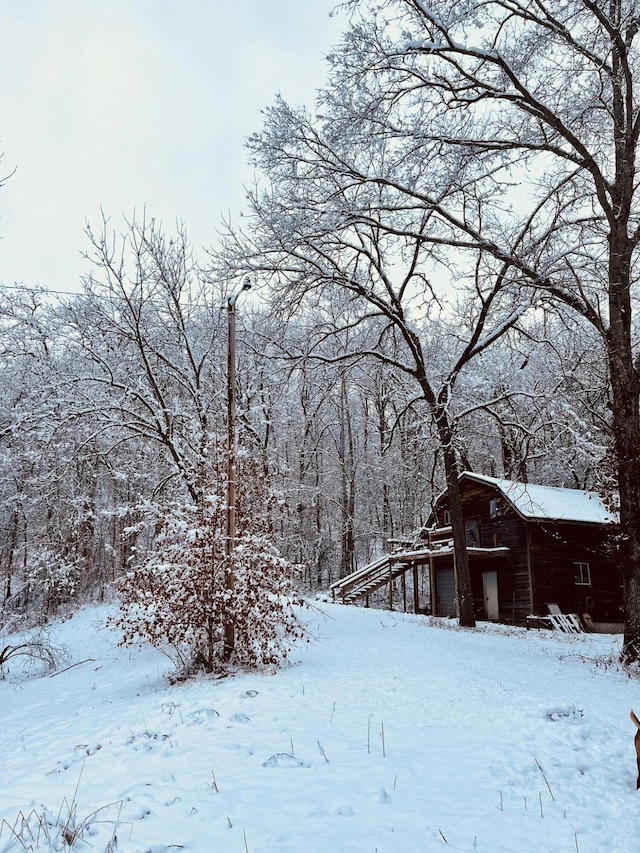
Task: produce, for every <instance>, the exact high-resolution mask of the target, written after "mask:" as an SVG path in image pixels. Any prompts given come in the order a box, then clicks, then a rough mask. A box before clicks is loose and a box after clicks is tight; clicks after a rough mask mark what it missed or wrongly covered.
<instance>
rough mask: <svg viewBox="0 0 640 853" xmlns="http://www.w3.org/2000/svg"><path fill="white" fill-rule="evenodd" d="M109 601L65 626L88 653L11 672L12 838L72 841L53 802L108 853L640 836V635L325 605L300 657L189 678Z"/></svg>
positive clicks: (301, 850)
mask: <svg viewBox="0 0 640 853" xmlns="http://www.w3.org/2000/svg"><path fill="white" fill-rule="evenodd" d="M106 615H107V611H106V610H105V609H86V610H84V611H83V612H81V613H79V614H77V615H76V616H75V617H74V618H72V619H70V620H68V621H66V622H63V623H60V624H57V625H56V626H54V628H53V638H54V640H55V642H56V643H58V644H62V645H64V646H66V647H67V649H68V650H69V652H70V654H71V655H72V658H73V661H74V662H75V663H78V664H79V665H77V666H72V667H71V668H69V669H66V670H65V671H62V672H59V673H57V674H54V675H53V676H48V675H45V676H40V677H34V676H29V677H26V676H24V675H23V674H21V673H20V672H19V671H18V669H17V668H16V667H15V666H14V667H13V668H12V669H11V671H10V672H9V673H8V675H7V677H6V678H5V679H4V680H3V681H0V703H1V707H2V734H1V735H0V768H1V770H0V819H4V822H3V824H2V830H1V832H0V851H2V853H5V851H11V853H13V851H19V850H24V849H25V848H26V849H34V850H48V849H49V845H48V844H47V843H45V840H44V839H45V836H49V837H50V838H51V839H58V841H59V842H60V845H62V841H61V839H62V832H61V831H60V830H57V829H55V828H54V827H53V826H51V825H46V824H45V821H44V818H43V815H46V817H47V818H48V819H49V821H50V822H51V823H52V824H67V826H68V831H67V838H68V839H70V838H72V837H73V834H74V832H75V833H77V835H78V841H77V842H76V844H75V846H74V848H73V849H74V850H87V851H98V853H103V851H105V850H106V851H111V853H115V851H122V853H146V851H151V853H169V851H173V850H183V849H184V850H186V851H194V853H209V851H221V853H246V852H247V851H250V853H285V851H286V853H375V851H377V853H425V851H426V853H430V851H452V853H453V851H456V853H458V851H459V853H463V851H464V852H465V853H466V851H469V853H471V851H482V853H500V851H508V853H536V851H540V853H556V851H557V853H596V851H597V853H632V851H634V850H637V849H638V847H639V845H640V792H636V787H635V783H636V766H635V753H634V751H633V735H634V728H633V725H632V724H631V722H630V720H629V710H630V708H631V707H634V706H635V707H636V709H638V710H640V683H638V682H634V681H631V680H629V679H628V678H626V677H625V676H623V675H622V674H621V673H620V672H618V671H617V670H616V669H615V668H613V667H608V666H607V665H606V661H607V658H608V657H610V656H611V655H612V654H615V651H616V649H617V647H618V644H619V638H611V637H591V636H583V637H576V638H568V637H565V636H560V635H557V634H549V633H546V632H540V633H538V632H526V631H523V630H509V629H503V628H498V627H487V628H486V630H483V631H477V632H467V631H460V630H452V629H451V624H450V623H446V622H436V620H432V621H431V622H430V621H429V620H427V619H425V618H424V617H420V618H416V617H414V616H403V615H401V614H393V613H388V612H381V611H366V610H361V609H355V608H348V607H341V606H333V605H322V612H319V611H314V612H312V614H311V617H310V618H311V623H312V631H313V634H314V636H315V642H314V643H313V644H311V645H310V646H308V647H305V648H303V649H301V650H300V653H299V654H298V656H297V661H296V662H295V664H294V665H292V666H290V667H288V668H286V669H284V670H282V671H280V672H277V673H272V674H262V675H241V676H239V677H237V678H234V679H224V680H218V681H214V680H206V679H203V680H200V681H197V682H193V683H186V684H179V685H175V686H170V685H168V683H167V681H166V679H165V677H164V676H165V673H166V672H167V670H168V668H169V665H168V661H167V659H166V658H165V657H163V655H161V654H160V653H158V652H155V651H151V650H149V649H145V650H125V649H120V648H117V647H116V642H117V637H116V636H115V635H114V634H112V633H111V632H110V631H109V630H107V629H105V628H104V619H105V617H106ZM70 811H71V812H72V815H71V818H69V812H70ZM23 820H24V821H26V822H27V825H25V824H24V823H23V822H22V821H23ZM16 834H19V835H20V837H21V839H22V840H21V841H19V840H18V839H17V838H16ZM38 837H39V840H38ZM56 849H68V848H67V847H63V846H60V847H59V848H56Z"/></svg>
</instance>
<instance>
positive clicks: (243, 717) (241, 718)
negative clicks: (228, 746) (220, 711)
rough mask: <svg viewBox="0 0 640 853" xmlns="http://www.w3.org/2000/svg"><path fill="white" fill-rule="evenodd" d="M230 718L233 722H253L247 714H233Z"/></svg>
mask: <svg viewBox="0 0 640 853" xmlns="http://www.w3.org/2000/svg"><path fill="white" fill-rule="evenodd" d="M229 720H230V721H231V722H232V723H250V722H251V720H250V719H249V717H247V715H246V714H233V715H232V716H231V717H229Z"/></svg>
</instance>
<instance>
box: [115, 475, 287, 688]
mask: <svg viewBox="0 0 640 853" xmlns="http://www.w3.org/2000/svg"><path fill="white" fill-rule="evenodd" d="M247 473H249V474H251V473H253V474H255V473H256V469H255V467H254V466H252V465H249V464H246V465H245V477H246V476H247ZM243 479H244V477H243ZM247 483H248V488H247V487H245V489H244V494H243V495H242V497H240V495H239V501H238V518H237V530H238V535H237V537H236V540H235V548H234V550H233V553H232V554H231V555H227V554H226V552H225V541H226V540H225V522H226V503H225V500H224V498H223V497H222V496H221V495H220V494H216V493H212V494H208V495H206V496H205V497H204V498H203V501H202V505H201V506H195V505H192V504H179V503H176V504H174V505H172V506H170V507H168V508H164V509H162V510H151V509H148V514H149V515H150V516H152V518H150V521H153V522H154V523H155V526H156V530H157V531H158V532H157V535H156V538H155V547H154V550H153V551H152V552H151V553H149V554H148V555H147V556H146V558H145V559H144V560H142V561H141V562H140V563H139V564H138V565H137V566H135V567H134V568H133V569H132V571H130V572H129V573H128V574H127V576H126V577H125V578H124V580H123V582H122V585H121V591H120V592H121V595H120V602H121V604H120V613H119V615H118V616H117V617H116V618H115V619H114V620H113V621H114V623H115V624H116V625H117V627H119V628H120V629H121V630H122V632H123V635H124V636H123V643H124V644H132V643H138V642H142V641H147V642H150V643H152V644H153V645H154V646H156V647H159V648H165V649H167V647H168V648H169V649H170V650H171V652H172V653H173V657H174V658H175V661H176V664H177V665H178V666H180V667H181V668H182V669H183V670H185V671H187V672H188V671H191V670H193V669H194V668H200V667H201V668H204V669H205V670H207V671H209V672H211V671H215V670H223V669H225V668H227V667H228V666H229V665H231V666H241V667H251V668H253V667H259V666H263V665H269V664H278V663H280V662H281V661H282V660H283V659H284V658H285V657H286V656H287V653H288V651H289V649H290V647H291V644H292V642H293V641H295V640H296V639H300V638H302V637H303V636H304V629H303V628H302V626H301V624H300V622H299V620H298V618H297V616H296V612H295V605H296V604H300V603H301V602H300V601H294V600H293V598H292V596H291V589H290V577H291V572H292V569H293V566H292V565H291V564H290V563H289V562H288V561H286V560H285V559H284V558H282V557H281V556H280V555H279V554H278V553H277V551H276V550H275V548H274V547H273V545H272V544H271V543H270V540H269V535H268V528H269V522H268V515H269V509H270V505H271V502H272V501H271V498H270V497H269V495H268V493H267V490H266V486H265V484H264V482H262V481H261V480H260V479H259V478H258V477H255V476H254V477H251V478H248V479H247ZM218 491H224V489H223V483H222V484H221V486H220V488H219V489H218ZM260 493H262V497H261V498H260ZM229 577H231V578H232V579H233V583H232V584H230V583H229V582H228V579H229ZM228 623H231V624H233V627H234V633H235V647H234V651H233V654H232V656H231V658H230V660H229V661H225V660H224V656H223V648H224V627H225V625H226V624H228Z"/></svg>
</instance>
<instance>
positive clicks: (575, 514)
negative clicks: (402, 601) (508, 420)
mask: <svg viewBox="0 0 640 853" xmlns="http://www.w3.org/2000/svg"><path fill="white" fill-rule="evenodd" d="M460 483H461V487H462V504H463V515H464V521H465V528H466V532H467V551H468V554H469V563H470V569H471V583H472V589H473V598H474V605H475V611H476V616H477V618H479V619H488V620H493V621H500V622H508V623H511V624H515V625H524V624H526V621H527V617H528V616H531V615H539V616H543V615H547V614H548V612H549V610H548V608H547V605H548V604H549V603H554V604H557V605H558V606H559V607H560V609H561V610H562V612H563V613H578V614H589V616H590V617H591V619H592V621H593V622H594V623H600V624H603V625H611V624H612V623H620V622H622V618H623V617H622V602H623V599H622V575H621V572H620V571H619V570H618V569H617V567H616V565H615V562H614V560H613V553H612V552H613V548H612V538H613V534H615V532H616V530H617V524H616V518H615V517H614V516H613V514H612V513H610V512H609V511H608V510H607V508H606V507H605V506H604V504H603V503H602V500H601V499H600V497H599V496H598V495H597V494H595V493H593V492H585V491H580V490H577V489H558V488H553V487H550V486H538V485H533V484H528V483H518V482H514V481H511V480H501V479H496V478H494V477H485V476H483V475H480V474H473V473H469V472H465V473H464V474H462V475H461V478H460ZM432 522H433V526H432V528H431V529H430V530H429V531H428V550H429V552H430V554H431V557H430V577H431V605H432V611H433V613H434V615H437V616H449V615H454V614H455V591H454V575H453V566H454V562H453V561H454V554H453V545H452V540H451V527H450V516H449V509H448V504H447V496H446V493H445V494H443V495H441V496H440V498H438V500H437V502H436V505H435V507H434V516H433V518H432Z"/></svg>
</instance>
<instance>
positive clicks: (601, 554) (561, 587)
mask: <svg viewBox="0 0 640 853" xmlns="http://www.w3.org/2000/svg"><path fill="white" fill-rule="evenodd" d="M530 527H531V533H530V536H531V560H532V564H533V565H534V566H535V572H534V609H535V613H536V614H540V615H544V614H546V613H547V612H548V611H547V607H546V605H547V603H549V602H553V603H555V604H557V605H558V606H559V607H560V609H561V610H562V611H563V613H589V615H590V616H591V618H592V619H593V621H594V622H619V621H621V620H622V618H623V617H622V577H621V573H620V572H619V571H618V570H617V569H616V567H615V563H614V561H613V558H612V554H611V549H610V546H609V543H608V541H607V540H608V537H607V536H606V531H603V530H602V529H601V528H598V527H595V526H591V525H576V524H550V523H549V522H538V523H537V524H531V525H530ZM574 562H584V563H588V564H589V570H590V575H591V585H590V586H583V585H576V583H575V570H574V565H573V563H574Z"/></svg>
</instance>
